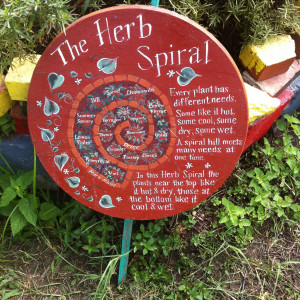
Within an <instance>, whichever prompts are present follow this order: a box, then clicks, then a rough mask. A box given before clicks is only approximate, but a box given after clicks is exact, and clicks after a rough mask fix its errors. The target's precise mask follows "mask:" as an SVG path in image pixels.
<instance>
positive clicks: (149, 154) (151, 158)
mask: <svg viewBox="0 0 300 300" xmlns="http://www.w3.org/2000/svg"><path fill="white" fill-rule="evenodd" d="M141 157H142V160H143V161H144V162H145V163H146V164H152V163H153V162H155V161H157V159H158V154H157V151H156V149H147V150H144V151H142V155H141Z"/></svg>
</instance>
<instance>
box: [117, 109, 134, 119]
mask: <svg viewBox="0 0 300 300" xmlns="http://www.w3.org/2000/svg"><path fill="white" fill-rule="evenodd" d="M130 114H131V109H130V108H129V106H122V107H119V108H118V109H117V116H118V117H119V118H120V119H121V120H123V121H125V120H127V119H128V118H129V117H130Z"/></svg>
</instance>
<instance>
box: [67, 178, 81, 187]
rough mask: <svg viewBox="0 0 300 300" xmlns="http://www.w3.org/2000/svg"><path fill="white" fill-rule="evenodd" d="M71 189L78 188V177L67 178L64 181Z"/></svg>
mask: <svg viewBox="0 0 300 300" xmlns="http://www.w3.org/2000/svg"><path fill="white" fill-rule="evenodd" d="M65 180H66V182H67V183H68V184H69V186H70V187H71V188H76V187H78V186H79V183H80V179H79V178H78V177H75V176H74V177H69V178H66V179H65Z"/></svg>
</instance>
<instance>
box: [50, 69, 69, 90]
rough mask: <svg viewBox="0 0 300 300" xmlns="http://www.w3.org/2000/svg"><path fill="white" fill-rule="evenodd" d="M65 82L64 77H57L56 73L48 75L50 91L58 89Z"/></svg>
mask: <svg viewBox="0 0 300 300" xmlns="http://www.w3.org/2000/svg"><path fill="white" fill-rule="evenodd" d="M64 81H65V77H64V76H63V75H57V74H56V73H50V74H49V75H48V82H49V85H50V88H51V90H54V89H57V88H59V87H60V86H61V85H62V84H63V83H64Z"/></svg>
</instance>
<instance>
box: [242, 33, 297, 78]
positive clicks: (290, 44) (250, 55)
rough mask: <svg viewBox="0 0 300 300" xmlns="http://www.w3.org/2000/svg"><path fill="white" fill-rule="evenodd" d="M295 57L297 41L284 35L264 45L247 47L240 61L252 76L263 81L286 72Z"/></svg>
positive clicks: (243, 50)
mask: <svg viewBox="0 0 300 300" xmlns="http://www.w3.org/2000/svg"><path fill="white" fill-rule="evenodd" d="M295 57H296V53H295V41H294V40H293V39H292V37H291V36H290V35H282V36H278V37H275V38H272V39H270V40H269V41H268V42H266V43H265V44H263V45H247V46H246V47H244V48H243V49H242V50H241V52H240V56H239V59H240V61H241V63H242V64H243V66H244V67H245V68H247V70H248V71H249V73H250V74H251V76H252V77H253V78H254V79H255V80H257V81H261V80H265V79H268V78H271V77H273V76H276V75H279V74H282V73H284V72H286V71H287V70H288V68H289V67H290V65H291V64H292V63H293V61H294V58H295Z"/></svg>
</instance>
